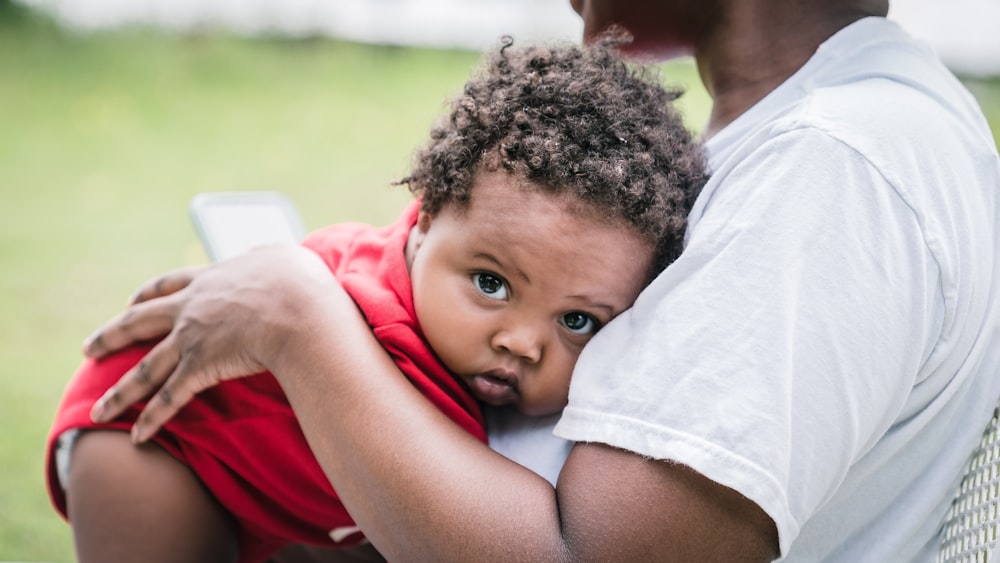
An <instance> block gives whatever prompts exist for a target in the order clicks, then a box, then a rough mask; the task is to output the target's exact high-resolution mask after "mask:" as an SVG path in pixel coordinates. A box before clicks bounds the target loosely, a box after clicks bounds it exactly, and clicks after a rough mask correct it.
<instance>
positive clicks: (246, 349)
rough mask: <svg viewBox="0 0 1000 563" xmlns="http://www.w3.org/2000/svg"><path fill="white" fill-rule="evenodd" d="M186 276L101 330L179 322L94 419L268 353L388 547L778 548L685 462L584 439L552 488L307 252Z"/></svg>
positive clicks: (439, 552)
mask: <svg viewBox="0 0 1000 563" xmlns="http://www.w3.org/2000/svg"><path fill="white" fill-rule="evenodd" d="M277 272H280V275H279V274H277ZM191 275H192V277H191V278H190V279H187V280H181V281H179V282H178V281H174V282H170V283H165V284H159V285H160V286H161V287H170V288H171V289H175V288H176V287H178V286H179V287H183V288H184V289H183V290H181V291H177V292H176V293H172V294H171V295H169V296H166V297H158V296H157V295H159V293H158V292H157V291H156V290H155V287H156V286H157V284H156V283H155V282H154V283H151V284H150V285H149V286H147V287H148V288H149V289H147V290H145V294H143V293H140V295H141V297H140V299H139V300H140V301H141V303H139V305H137V306H135V307H133V308H132V310H131V313H127V314H125V315H122V316H121V317H119V318H117V319H115V320H113V321H111V322H110V323H109V324H108V325H107V326H105V327H104V328H103V329H102V330H100V331H98V333H96V335H95V338H94V339H92V340H91V341H90V343H89V345H88V346H87V351H88V353H89V354H91V355H101V354H102V353H104V352H106V351H108V350H110V349H114V348H116V347H121V346H123V345H125V344H127V343H128V341H129V340H130V339H131V338H135V337H136V336H137V335H142V337H145V338H148V337H150V336H151V335H152V334H155V333H157V332H162V330H166V328H165V327H166V326H168V325H169V327H170V328H169V330H171V331H172V332H171V333H170V335H169V336H168V337H166V338H165V339H164V340H163V341H162V342H161V343H160V345H158V346H157V347H156V348H155V349H154V350H153V351H152V352H151V353H150V355H149V356H147V360H145V363H146V365H147V367H146V368H145V369H144V370H136V372H135V373H134V374H131V375H127V376H126V377H125V378H123V382H122V383H121V384H120V385H119V387H116V390H115V391H114V392H112V393H111V394H110V395H109V397H108V401H107V403H106V404H105V407H106V408H103V409H102V408H101V407H98V408H97V409H96V410H95V414H97V416H110V415H113V414H114V412H116V411H117V410H119V409H120V408H123V406H124V405H125V404H128V403H130V402H134V401H135V400H138V398H141V397H143V396H146V395H147V394H148V393H149V392H151V391H152V390H155V389H158V388H159V389H160V391H158V392H157V394H156V395H155V396H154V397H153V399H151V400H150V402H149V403H148V405H147V408H146V411H145V412H144V414H143V416H142V417H141V418H140V422H139V424H140V425H141V427H140V429H139V431H138V432H137V433H136V434H135V435H136V436H137V437H139V438H143V437H145V436H147V435H148V433H149V431H150V430H151V429H152V428H154V427H156V426H158V425H159V424H162V421H163V420H165V419H166V418H169V416H171V415H172V413H173V412H175V411H176V409H177V408H179V405H180V404H182V403H183V402H184V400H185V398H187V397H190V396H191V395H192V394H193V393H195V392H197V391H198V390H200V389H203V388H205V387H208V386H210V385H214V384H216V383H218V382H219V381H221V380H223V379H227V378H230V377H234V376H238V375H243V374H245V373H249V371H247V370H251V369H252V370H258V366H263V367H264V368H267V369H269V370H270V371H272V372H273V373H274V374H275V376H276V377H277V378H278V380H279V381H280V383H281V385H282V387H283V388H284V390H285V393H286V394H287V395H288V398H289V400H290V402H291V404H292V406H293V408H294V410H295V412H296V413H297V415H298V417H299V421H300V424H301V426H302V428H303V431H304V432H305V434H306V437H307V439H308V440H309V443H310V446H311V447H312V449H313V451H314V453H315V454H316V457H317V459H318V460H319V462H320V464H321V465H322V467H323V469H324V470H325V472H326V474H327V477H328V478H329V479H330V482H331V484H332V485H333V486H334V488H335V489H336V490H337V492H338V494H339V495H340V497H341V499H342V500H343V502H344V504H345V506H347V507H348V510H349V511H350V512H351V515H352V516H353V517H354V518H355V520H356V521H357V522H358V524H359V525H360V526H361V527H362V529H363V530H364V531H365V534H366V536H368V537H369V538H370V539H371V541H372V543H373V544H374V545H375V546H376V547H377V548H378V549H379V551H381V552H382V553H383V554H384V555H385V556H386V557H387V558H388V559H389V560H405V561H415V560H423V561H470V560H475V561H512V560H514V561H588V560H589V561H642V560H655V561H691V560H698V561H716V560H718V561H727V562H730V561H768V560H771V559H773V558H774V557H776V556H777V533H776V530H775V527H774V524H773V523H772V522H771V520H770V519H769V518H768V516H766V515H765V513H764V512H763V511H762V510H761V509H760V508H759V507H758V506H757V505H755V504H754V503H752V502H751V501H749V500H747V499H746V498H744V497H742V496H741V495H739V494H738V493H736V492H735V491H733V490H730V489H728V488H725V487H723V486H721V485H718V484H716V483H714V482H712V481H710V480H708V479H706V478H705V477H702V476H701V475H699V474H697V473H695V472H693V471H691V470H689V469H687V468H685V467H683V466H679V465H675V464H671V463H668V462H664V461H651V460H648V459H644V458H642V457H640V456H637V455H634V454H631V453H628V452H625V451H621V450H616V449H613V448H610V447H607V446H603V445H599V444H581V445H578V446H576V447H575V448H574V450H573V452H572V453H571V454H570V457H569V459H568V460H567V463H566V466H565V467H564V469H563V472H562V474H561V475H560V479H559V483H558V488H557V489H553V487H552V486H551V485H550V484H549V483H548V482H547V481H545V480H544V479H542V478H541V477H539V476H538V475H536V474H535V473H532V472H531V471H528V470H527V469H525V468H523V467H522V466H520V465H518V464H516V463H514V462H512V461H510V460H508V459H506V458H504V457H503V456H500V455H499V454H497V453H495V452H493V451H492V450H490V449H489V448H488V447H486V446H485V445H483V444H481V443H480V442H478V441H477V440H475V439H474V438H473V437H472V436H470V435H469V434H467V433H466V432H464V431H462V430H461V429H460V428H459V427H458V426H456V425H455V424H454V423H452V422H451V421H450V420H449V419H448V418H447V417H445V415H443V414H442V413H441V412H440V411H438V410H437V409H435V408H434V407H433V406H432V405H431V404H430V403H429V402H428V401H427V400H426V399H424V397H423V396H421V395H420V393H419V392H418V391H417V390H416V389H415V388H414V387H413V386H412V385H410V384H409V382H408V381H407V380H406V379H405V378H404V377H403V375H402V374H401V373H400V372H399V370H398V369H397V367H396V365H395V364H394V363H393V362H392V360H391V359H390V358H389V356H388V355H387V354H386V353H385V351H384V350H383V349H382V347H381V346H380V345H379V343H378V341H377V340H375V338H374V337H373V336H372V334H371V331H370V330H368V328H367V325H366V324H365V323H364V320H363V319H362V318H361V315H360V313H359V312H358V311H357V309H356V307H355V306H354V303H353V301H352V300H351V299H350V297H349V296H348V295H347V294H346V292H344V291H343V289H342V288H341V287H340V286H339V284H338V283H337V282H336V280H335V279H334V278H333V277H332V276H331V275H330V274H329V270H328V269H327V268H326V267H325V266H324V265H323V264H322V261H321V260H319V258H318V257H316V256H315V254H312V253H311V252H309V251H306V250H303V249H300V248H297V247H287V248H284V249H278V248H275V249H270V250H267V251H265V252H252V253H250V254H248V255H246V256H245V257H242V258H240V259H238V260H235V261H231V262H225V263H220V264H218V265H215V266H213V267H212V268H210V269H206V270H197V271H194V272H193V274H191ZM247 280H253V282H252V283H250V282H248V281H247ZM247 284H249V285H251V286H252V287H250V288H244V287H245V286H246V285H247ZM161 300H162V301H161ZM161 303H162V304H161ZM237 372H238V373H237ZM164 381H166V384H165V385H164V384H163V383H164ZM161 385H162V387H161Z"/></svg>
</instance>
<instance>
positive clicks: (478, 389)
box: [466, 370, 518, 406]
mask: <svg viewBox="0 0 1000 563" xmlns="http://www.w3.org/2000/svg"><path fill="white" fill-rule="evenodd" d="M466 381H467V383H468V385H469V388H470V389H471V390H472V393H473V394H474V395H475V396H476V398H478V399H479V400H480V401H483V402H484V403H486V404H489V405H493V406H502V405H509V404H512V403H514V402H516V401H517V398H518V392H517V374H515V373H513V372H508V371H504V370H493V371H490V372H487V373H477V374H476V375H473V376H472V377H470V378H468V379H467V380H466Z"/></svg>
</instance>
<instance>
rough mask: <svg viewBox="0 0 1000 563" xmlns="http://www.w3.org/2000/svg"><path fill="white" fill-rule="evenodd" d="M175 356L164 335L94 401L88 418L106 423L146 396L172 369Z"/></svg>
mask: <svg viewBox="0 0 1000 563" xmlns="http://www.w3.org/2000/svg"><path fill="white" fill-rule="evenodd" d="M179 357H180V355H179V353H178V352H177V349H176V346H175V343H174V340H173V339H172V338H169V337H168V338H165V339H164V340H163V341H162V342H160V343H159V344H157V345H156V346H154V347H153V349H152V350H150V351H149V353H147V354H146V356H145V357H143V358H142V360H141V361H139V363H138V364H136V365H135V367H133V368H132V369H130V370H129V371H128V372H126V373H125V375H123V376H122V377H121V379H119V380H118V382H117V383H115V384H114V385H113V386H112V387H111V388H110V389H108V390H107V391H106V392H105V393H104V395H102V396H101V398H100V399H98V400H97V402H96V403H94V406H93V407H92V408H91V410H90V418H91V420H93V421H94V422H98V423H101V422H107V421H109V420H111V419H113V418H115V417H116V416H118V415H120V414H121V413H122V412H124V411H125V409H127V408H128V407H130V406H132V405H134V404H135V403H137V402H139V401H141V400H143V399H145V398H146V397H149V396H150V395H151V394H152V393H153V391H154V390H156V389H159V388H160V387H161V385H162V384H163V382H164V381H165V380H166V379H167V378H168V377H169V376H170V374H171V372H173V371H174V368H175V366H176V365H177V362H178V359H179Z"/></svg>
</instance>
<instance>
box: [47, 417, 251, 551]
mask: <svg viewBox="0 0 1000 563" xmlns="http://www.w3.org/2000/svg"><path fill="white" fill-rule="evenodd" d="M66 498H67V505H68V512H69V521H70V524H71V525H72V528H73V537H74V540H75V542H76V552H77V558H78V560H79V562H80V563H90V562H106V561H143V562H147V563H157V562H199V561H204V562H212V563H216V562H224V561H235V560H236V557H237V539H236V529H235V525H234V523H233V520H232V518H231V517H230V515H229V513H228V512H226V510H225V509H223V508H222V506H220V505H219V504H218V503H217V502H216V501H215V499H214V498H213V497H212V495H211V494H209V492H208V491H207V490H206V489H205V487H204V486H203V485H202V484H201V481H199V480H198V478H197V477H196V476H195V475H194V473H192V472H191V470H190V469H188V467H187V466H185V465H184V464H182V463H181V462H180V461H178V460H177V459H176V458H174V457H173V456H171V455H170V454H168V453H167V452H166V451H165V450H163V449H162V448H160V447H159V446H157V445H155V444H151V443H149V444H144V445H141V446H134V445H133V444H132V442H131V441H130V439H129V436H128V434H127V433H125V432H119V431H113V430H91V431H86V432H83V433H82V434H81V435H80V437H79V438H78V439H77V442H76V444H75V446H74V447H73V452H72V462H71V463H70V466H69V480H68V483H67V487H66Z"/></svg>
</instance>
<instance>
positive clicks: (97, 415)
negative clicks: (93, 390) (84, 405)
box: [90, 397, 105, 422]
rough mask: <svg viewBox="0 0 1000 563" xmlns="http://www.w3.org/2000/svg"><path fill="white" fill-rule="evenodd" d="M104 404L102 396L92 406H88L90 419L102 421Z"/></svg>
mask: <svg viewBox="0 0 1000 563" xmlns="http://www.w3.org/2000/svg"><path fill="white" fill-rule="evenodd" d="M104 404H105V401H104V397H101V398H100V399H98V400H97V402H96V403H94V406H93V407H91V408H90V420H92V421H94V422H104Z"/></svg>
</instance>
